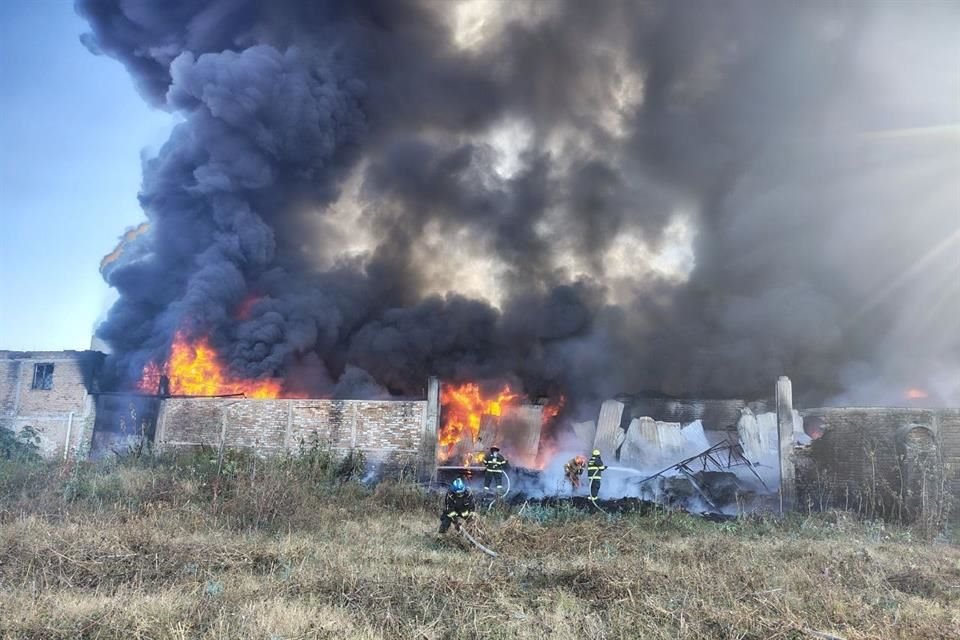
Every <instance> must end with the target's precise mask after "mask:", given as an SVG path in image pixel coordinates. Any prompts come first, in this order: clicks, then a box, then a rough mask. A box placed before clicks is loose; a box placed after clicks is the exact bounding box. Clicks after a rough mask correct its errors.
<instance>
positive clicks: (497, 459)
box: [483, 447, 507, 493]
mask: <svg viewBox="0 0 960 640" xmlns="http://www.w3.org/2000/svg"><path fill="white" fill-rule="evenodd" d="M483 466H484V467H486V469H487V470H486V471H485V472H484V474H483V490H484V491H485V492H486V491H490V485H491V484H493V483H494V481H496V487H497V493H499V492H500V491H502V490H503V475H504V473H506V472H505V471H504V467H506V466H507V459H506V458H504V457H503V454H501V453H500V449H499V448H498V447H490V453H488V454H487V455H485V456H483Z"/></svg>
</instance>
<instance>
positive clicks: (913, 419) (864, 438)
mask: <svg viewBox="0 0 960 640" xmlns="http://www.w3.org/2000/svg"><path fill="white" fill-rule="evenodd" d="M801 413H802V414H803V417H804V419H805V420H810V419H817V420H819V421H822V423H823V429H824V434H823V436H822V437H820V438H819V439H817V440H814V441H813V443H812V444H811V445H810V447H809V449H808V450H806V451H805V452H803V453H802V454H801V456H800V457H799V458H798V462H799V463H800V464H801V465H802V467H803V468H802V470H801V471H799V472H798V490H799V493H800V494H801V497H800V502H799V504H798V508H800V507H803V506H804V502H807V503H809V502H811V501H812V502H813V503H814V504H815V506H817V507H819V506H823V505H821V504H819V502H821V501H823V500H826V501H827V502H828V503H829V504H828V505H827V506H834V507H840V508H852V509H857V508H863V506H862V501H863V500H864V493H869V492H870V491H874V489H875V488H877V487H879V489H880V492H881V493H883V494H884V495H881V496H880V498H881V499H882V500H883V501H884V504H882V505H880V506H879V507H878V508H879V509H880V510H881V511H883V510H886V511H890V510H892V509H894V508H895V507H894V506H893V502H894V501H895V499H896V495H898V494H899V493H900V491H901V483H902V478H903V469H902V467H901V459H900V456H901V454H902V447H901V445H899V444H898V438H902V435H901V434H903V433H904V430H908V429H909V428H910V427H914V426H915V427H919V428H921V429H924V430H928V431H929V433H930V434H932V436H933V439H934V441H935V442H936V444H937V447H938V450H939V455H940V459H941V460H942V461H943V463H944V467H945V472H946V474H947V480H948V488H949V491H950V493H951V496H952V502H953V505H952V509H951V519H952V520H954V521H960V409H915V408H896V407H843V408H840V407H827V408H817V409H807V410H804V411H802V412H801ZM877 515H892V514H891V513H878V514H877Z"/></svg>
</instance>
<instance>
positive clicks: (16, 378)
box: [0, 351, 100, 456]
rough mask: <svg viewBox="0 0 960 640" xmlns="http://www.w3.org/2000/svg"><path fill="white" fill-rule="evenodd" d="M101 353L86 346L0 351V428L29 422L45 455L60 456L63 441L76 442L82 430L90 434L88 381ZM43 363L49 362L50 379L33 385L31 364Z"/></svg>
mask: <svg viewBox="0 0 960 640" xmlns="http://www.w3.org/2000/svg"><path fill="white" fill-rule="evenodd" d="M99 356H100V354H97V353H95V352H89V351H29V352H27V351H0V427H4V428H7V429H13V430H15V431H18V430H20V429H22V428H23V427H25V426H31V427H33V428H34V429H36V430H37V431H38V432H39V433H40V439H41V442H40V446H41V449H42V450H43V453H44V454H45V455H47V456H54V455H63V451H64V446H68V448H69V449H73V448H75V447H77V446H78V445H79V444H80V441H81V438H82V437H83V434H84V433H86V434H88V435H89V427H90V425H89V422H90V419H91V416H92V414H93V409H92V406H93V403H92V401H91V398H90V396H89V395H88V393H87V392H88V389H87V384H88V382H89V380H90V378H91V375H92V373H93V372H92V371H91V367H92V366H93V364H94V362H95V361H96V359H97V357H99ZM44 363H49V364H52V365H53V380H52V382H53V384H52V386H51V388H50V389H34V388H33V378H34V368H35V366H36V365H38V364H44ZM71 414H72V415H71ZM68 431H69V436H70V442H69V443H67V442H66V438H67V434H68Z"/></svg>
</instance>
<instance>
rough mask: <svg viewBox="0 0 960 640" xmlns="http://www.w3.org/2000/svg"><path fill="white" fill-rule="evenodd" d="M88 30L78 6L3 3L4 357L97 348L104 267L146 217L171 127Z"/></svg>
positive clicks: (61, 1)
mask: <svg viewBox="0 0 960 640" xmlns="http://www.w3.org/2000/svg"><path fill="white" fill-rule="evenodd" d="M85 27H86V23H85V22H84V21H83V20H81V19H80V18H79V17H78V16H77V15H76V14H75V13H74V12H73V2H71V1H69V0H0V78H2V81H0V221H2V224H0V350H2V349H15V350H31V349H32V350H40V349H86V348H88V347H89V345H90V337H91V334H92V332H93V328H94V326H95V325H96V323H97V321H98V319H99V318H100V317H102V315H103V314H104V312H105V311H106V309H107V307H108V306H109V304H110V302H111V301H112V300H113V297H112V292H111V291H110V290H109V288H108V287H107V285H106V284H105V283H104V282H103V280H102V279H101V278H100V273H99V272H98V270H97V267H98V265H99V262H100V258H102V257H103V256H104V255H105V254H107V253H109V252H110V250H111V249H113V247H114V246H115V245H116V243H117V239H118V237H119V235H120V234H122V232H123V231H124V229H125V228H127V227H129V226H132V225H136V224H137V223H139V222H141V221H142V220H143V219H144V216H143V213H142V211H141V210H140V207H139V205H138V203H137V190H138V189H139V187H140V158H141V153H142V152H146V153H152V151H153V150H156V149H157V148H158V147H159V146H160V145H161V144H162V143H163V141H164V140H165V139H166V137H167V135H168V133H169V130H170V127H171V126H172V117H171V116H170V115H169V114H167V113H164V112H162V111H156V110H153V109H150V108H149V107H148V106H147V105H146V103H144V101H143V100H142V99H141V98H140V96H139V95H138V94H137V92H136V90H135V89H134V86H133V82H132V81H131V79H130V77H129V76H128V75H127V72H126V71H125V70H124V69H123V67H122V66H121V65H120V64H119V63H117V62H116V61H114V60H111V59H109V58H106V57H102V56H100V57H98V56H94V55H92V54H91V53H89V52H88V51H87V50H86V49H85V48H84V47H83V45H82V44H80V40H79V35H80V33H82V32H83V31H85V30H86V28H85ZM144 150H146V151H144Z"/></svg>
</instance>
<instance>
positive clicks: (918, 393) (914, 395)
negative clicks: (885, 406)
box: [906, 389, 930, 400]
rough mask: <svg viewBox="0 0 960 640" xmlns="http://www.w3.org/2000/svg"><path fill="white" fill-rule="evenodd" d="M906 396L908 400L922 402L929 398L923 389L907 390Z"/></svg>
mask: <svg viewBox="0 0 960 640" xmlns="http://www.w3.org/2000/svg"><path fill="white" fill-rule="evenodd" d="M906 395H907V399H908V400H924V399H926V398H929V397H930V394H928V393H927V392H926V391H924V390H923V389H907V394H906Z"/></svg>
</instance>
